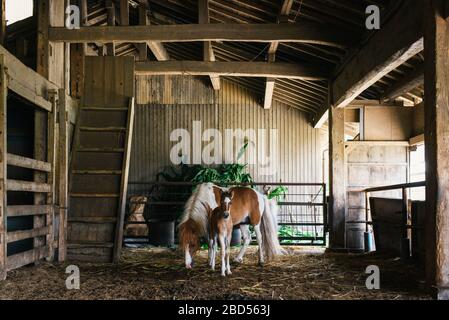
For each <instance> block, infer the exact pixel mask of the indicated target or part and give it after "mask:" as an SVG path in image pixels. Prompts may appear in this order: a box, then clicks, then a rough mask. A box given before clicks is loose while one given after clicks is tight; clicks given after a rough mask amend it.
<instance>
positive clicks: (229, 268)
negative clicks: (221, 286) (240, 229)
mask: <svg viewBox="0 0 449 320" xmlns="http://www.w3.org/2000/svg"><path fill="white" fill-rule="evenodd" d="M231 238H232V228H231V232H228V236H227V238H226V269H227V270H226V272H227V274H228V275H230V274H232V272H231V265H230V263H229V257H230V256H231Z"/></svg>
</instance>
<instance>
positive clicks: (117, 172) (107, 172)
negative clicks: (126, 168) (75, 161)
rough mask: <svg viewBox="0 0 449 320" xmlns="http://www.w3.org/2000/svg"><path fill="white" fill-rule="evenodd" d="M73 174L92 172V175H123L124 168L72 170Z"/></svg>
mask: <svg viewBox="0 0 449 320" xmlns="http://www.w3.org/2000/svg"><path fill="white" fill-rule="evenodd" d="M72 173H73V174H92V175H101V174H105V175H121V174H122V170H72Z"/></svg>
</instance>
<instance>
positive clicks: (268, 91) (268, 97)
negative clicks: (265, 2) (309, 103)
mask: <svg viewBox="0 0 449 320" xmlns="http://www.w3.org/2000/svg"><path fill="white" fill-rule="evenodd" d="M293 2H294V1H293V0H283V2H282V6H281V10H280V12H279V17H278V23H288V15H289V13H290V10H291V8H292V6H293ZM278 47H279V41H273V42H271V44H270V48H269V49H268V63H272V62H274V61H275V59H276V51H277V50H278ZM275 82H276V79H274V78H267V81H266V84H265V97H264V109H270V108H271V105H272V103H273V93H274V86H275Z"/></svg>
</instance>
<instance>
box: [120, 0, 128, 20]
mask: <svg viewBox="0 0 449 320" xmlns="http://www.w3.org/2000/svg"><path fill="white" fill-rule="evenodd" d="M120 25H122V26H129V2H128V0H120Z"/></svg>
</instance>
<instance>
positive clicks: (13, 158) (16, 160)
mask: <svg viewBox="0 0 449 320" xmlns="http://www.w3.org/2000/svg"><path fill="white" fill-rule="evenodd" d="M7 162H8V165H10V166H16V167H21V168H27V169H33V170H38V171H44V172H51V163H48V162H45V161H39V160H35V159H31V158H26V157H22V156H18V155H15V154H11V153H8V154H7Z"/></svg>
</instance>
